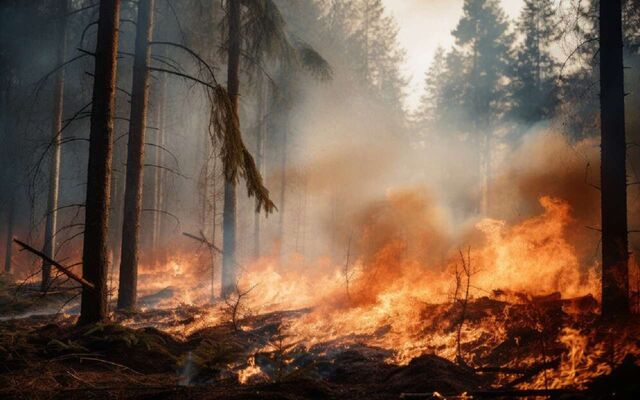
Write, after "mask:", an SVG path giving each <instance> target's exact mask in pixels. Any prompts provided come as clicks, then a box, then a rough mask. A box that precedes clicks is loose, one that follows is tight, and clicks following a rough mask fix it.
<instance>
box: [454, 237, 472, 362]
mask: <svg viewBox="0 0 640 400" xmlns="http://www.w3.org/2000/svg"><path fill="white" fill-rule="evenodd" d="M460 259H461V261H462V272H463V273H464V276H465V277H466V278H467V283H466V289H465V295H464V299H463V301H462V311H461V312H460V321H459V322H458V334H457V337H456V348H457V350H456V352H457V354H456V361H457V362H458V364H460V365H466V363H465V362H464V358H463V357H462V348H461V345H460V339H461V336H462V326H463V325H464V320H465V319H466V314H467V305H468V304H469V287H470V286H471V275H472V274H473V271H472V270H471V248H470V247H469V248H467V258H466V260H465V257H464V254H463V252H462V250H460Z"/></svg>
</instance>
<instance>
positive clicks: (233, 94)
mask: <svg viewBox="0 0 640 400" xmlns="http://www.w3.org/2000/svg"><path fill="white" fill-rule="evenodd" d="M228 5H229V6H228V8H229V10H228V13H229V14H228V18H229V44H228V46H229V49H228V55H227V57H228V59H227V92H228V93H229V98H230V100H231V103H232V106H233V112H234V113H235V114H236V116H237V115H238V95H239V90H240V41H241V38H240V0H229V2H228ZM228 123H233V122H231V121H229V122H228ZM222 226H223V227H222V229H223V236H222V237H223V255H222V297H224V298H226V297H227V296H228V295H229V294H231V293H232V292H233V290H234V287H235V284H236V270H235V269H236V181H235V180H233V181H229V180H225V184H224V210H223V215H222Z"/></svg>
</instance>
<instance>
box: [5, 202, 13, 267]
mask: <svg viewBox="0 0 640 400" xmlns="http://www.w3.org/2000/svg"><path fill="white" fill-rule="evenodd" d="M15 203H16V202H15V199H14V198H13V197H11V199H10V200H9V209H8V213H7V241H6V244H5V253H4V272H6V273H7V274H8V273H11V259H12V258H13V224H14V221H15V218H16V216H15V214H16V204H15Z"/></svg>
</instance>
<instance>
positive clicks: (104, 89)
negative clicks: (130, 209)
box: [78, 0, 120, 324]
mask: <svg viewBox="0 0 640 400" xmlns="http://www.w3.org/2000/svg"><path fill="white" fill-rule="evenodd" d="M119 24H120V0H101V1H100V17H99V20H98V38H97V43H96V51H95V72H94V80H93V103H92V107H91V128H90V133H89V163H88V164H89V165H88V168H87V192H86V201H85V232H84V243H83V249H82V274H83V277H84V279H86V280H87V281H89V282H91V283H93V285H94V286H95V287H94V289H88V288H85V287H83V289H82V298H81V306H80V318H79V319H78V324H90V323H94V322H98V321H101V320H105V319H106V318H107V269H108V262H109V261H108V252H107V242H108V237H109V205H110V204H109V203H110V198H109V190H110V186H111V153H112V147H113V117H114V113H115V93H116V65H117V55H118V29H119Z"/></svg>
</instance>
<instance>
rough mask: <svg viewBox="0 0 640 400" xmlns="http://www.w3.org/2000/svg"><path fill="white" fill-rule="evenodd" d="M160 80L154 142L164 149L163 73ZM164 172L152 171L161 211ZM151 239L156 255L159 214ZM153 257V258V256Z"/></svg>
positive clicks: (160, 161) (161, 161)
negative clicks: (156, 128) (155, 138)
mask: <svg viewBox="0 0 640 400" xmlns="http://www.w3.org/2000/svg"><path fill="white" fill-rule="evenodd" d="M159 79H160V84H159V85H158V86H159V88H158V89H159V90H158V104H157V106H156V118H155V120H156V126H157V127H158V130H157V140H156V144H157V145H158V146H162V147H164V101H165V93H166V91H167V80H166V76H165V74H164V73H162V74H161V75H160V77H159ZM162 152H163V150H162V149H161V148H160V147H156V151H155V162H156V164H158V165H163V164H164V154H163V153H162ZM163 172H164V170H163V169H162V168H156V169H155V171H154V177H153V183H154V185H153V188H154V190H153V195H154V200H153V207H154V208H155V209H156V210H163V209H164V203H163V200H164V175H163ZM152 221H153V231H152V232H153V233H152V234H153V237H152V249H153V252H154V254H156V252H157V251H158V248H159V247H160V236H161V232H162V229H161V224H162V219H161V214H160V212H157V211H156V212H154V213H153V220H152ZM154 257H155V256H154Z"/></svg>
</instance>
